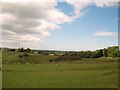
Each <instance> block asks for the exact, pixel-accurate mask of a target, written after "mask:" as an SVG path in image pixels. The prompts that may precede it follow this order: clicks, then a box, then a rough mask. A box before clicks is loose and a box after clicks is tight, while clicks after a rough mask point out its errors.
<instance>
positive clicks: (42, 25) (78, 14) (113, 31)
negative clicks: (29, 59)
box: [1, 0, 118, 51]
mask: <svg viewBox="0 0 120 90" xmlns="http://www.w3.org/2000/svg"><path fill="white" fill-rule="evenodd" d="M51 1H52V2H51V3H50V2H49V3H48V2H45V3H43V2H39V3H20V4H18V3H4V4H3V13H2V14H1V15H2V19H3V28H2V29H3V30H2V33H3V36H2V38H3V46H4V47H13V48H19V47H24V48H27V47H29V48H32V49H42V50H46V49H47V50H75V51H79V50H96V49H100V48H106V47H109V46H113V45H118V36H117V33H118V8H117V7H116V6H114V3H99V2H97V3H96V2H95V3H88V2H86V3H81V2H77V3H76V2H69V1H67V0H66V1H67V2H56V1H55V0H51ZM4 7H5V8H4ZM23 8H24V9H23ZM21 18H22V19H21Z"/></svg>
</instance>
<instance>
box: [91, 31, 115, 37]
mask: <svg viewBox="0 0 120 90" xmlns="http://www.w3.org/2000/svg"><path fill="white" fill-rule="evenodd" d="M93 36H105V37H114V36H117V33H116V32H105V31H98V32H95V33H94V34H93Z"/></svg>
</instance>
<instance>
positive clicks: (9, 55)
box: [2, 51, 54, 63]
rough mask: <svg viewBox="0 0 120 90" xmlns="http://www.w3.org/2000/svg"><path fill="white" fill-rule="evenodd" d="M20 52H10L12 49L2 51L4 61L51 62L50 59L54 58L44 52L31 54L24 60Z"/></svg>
mask: <svg viewBox="0 0 120 90" xmlns="http://www.w3.org/2000/svg"><path fill="white" fill-rule="evenodd" d="M20 54H23V53H20V52H10V51H3V52H2V62H3V63H19V62H21V61H22V62H31V63H32V62H33V63H44V62H46V63H47V62H49V60H50V59H52V58H54V57H53V56H47V55H42V54H29V56H28V57H26V58H25V60H23V59H22V58H20V57H19V55H20Z"/></svg>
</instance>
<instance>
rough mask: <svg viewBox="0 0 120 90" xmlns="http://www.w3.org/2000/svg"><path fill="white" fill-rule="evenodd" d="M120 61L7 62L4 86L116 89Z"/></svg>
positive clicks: (4, 70) (4, 67)
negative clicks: (97, 62) (83, 62)
mask: <svg viewBox="0 0 120 90" xmlns="http://www.w3.org/2000/svg"><path fill="white" fill-rule="evenodd" d="M117 66H118V64H117V63H103V64H67V63H57V64H55V63H51V64H50V63H48V64H47V63H46V64H30V65H25V64H19V65H18V64H17V65H13V64H4V65H3V88H116V87H118V73H117V69H118V67H117Z"/></svg>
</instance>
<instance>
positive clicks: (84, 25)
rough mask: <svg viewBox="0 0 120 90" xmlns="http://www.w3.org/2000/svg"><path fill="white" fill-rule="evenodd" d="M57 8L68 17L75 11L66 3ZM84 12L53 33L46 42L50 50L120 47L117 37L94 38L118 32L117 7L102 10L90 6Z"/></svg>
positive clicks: (61, 3) (59, 4)
mask: <svg viewBox="0 0 120 90" xmlns="http://www.w3.org/2000/svg"><path fill="white" fill-rule="evenodd" d="M57 8H59V9H60V10H62V11H63V12H64V13H65V14H68V15H71V14H70V13H71V12H72V11H73V9H72V6H70V5H67V4H66V3H64V2H60V3H58V6H57ZM84 12H85V15H84V16H82V17H80V18H78V19H76V20H74V21H73V22H71V23H65V24H63V25H61V29H58V30H54V31H51V35H50V36H49V37H47V38H46V39H45V42H44V43H45V44H46V45H50V46H51V48H48V49H60V50H95V49H99V48H105V47H108V46H113V45H118V39H117V38H118V37H117V36H111V35H108V36H105V35H103V36H94V33H95V32H115V33H117V32H118V21H117V20H116V18H117V17H118V10H117V8H116V7H105V8H100V7H96V6H95V5H90V6H89V7H88V8H85V11H84ZM51 42H52V43H51ZM52 45H53V46H54V47H52Z"/></svg>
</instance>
